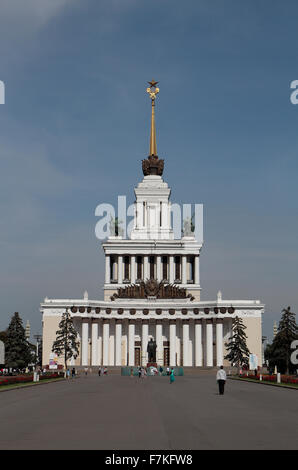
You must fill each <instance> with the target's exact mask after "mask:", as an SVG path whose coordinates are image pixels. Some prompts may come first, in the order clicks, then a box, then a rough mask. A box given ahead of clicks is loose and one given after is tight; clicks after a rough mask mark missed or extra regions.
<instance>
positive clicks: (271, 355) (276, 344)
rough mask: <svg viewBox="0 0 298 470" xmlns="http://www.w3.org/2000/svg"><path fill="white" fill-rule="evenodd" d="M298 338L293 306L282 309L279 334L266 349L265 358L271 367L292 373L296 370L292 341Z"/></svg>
mask: <svg viewBox="0 0 298 470" xmlns="http://www.w3.org/2000/svg"><path fill="white" fill-rule="evenodd" d="M295 339H298V328H297V324H296V320H295V313H293V312H291V307H288V308H284V309H283V310H282V316H281V319H280V322H279V325H278V329H277V334H276V336H275V337H274V339H273V342H272V344H270V345H268V347H267V348H266V351H265V358H266V359H267V360H268V362H269V367H270V369H273V368H274V367H275V366H277V369H278V371H279V372H281V373H282V374H283V373H287V374H289V373H291V372H294V371H295V370H296V366H294V365H293V364H291V361H290V357H291V352H292V351H291V343H292V342H293V341H294V340H295Z"/></svg>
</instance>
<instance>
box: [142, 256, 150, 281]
mask: <svg viewBox="0 0 298 470" xmlns="http://www.w3.org/2000/svg"><path fill="white" fill-rule="evenodd" d="M143 268H144V269H143V273H144V275H143V279H144V281H146V279H148V278H149V273H148V255H145V256H144V266H143Z"/></svg>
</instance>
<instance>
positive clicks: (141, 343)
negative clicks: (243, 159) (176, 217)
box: [41, 82, 264, 367]
mask: <svg viewBox="0 0 298 470" xmlns="http://www.w3.org/2000/svg"><path fill="white" fill-rule="evenodd" d="M156 84H157V83H156V82H150V87H149V88H148V89H147V91H148V93H150V97H151V100H152V120H151V137H150V155H149V157H148V158H147V159H145V160H143V165H142V166H143V173H144V178H143V180H142V181H141V182H140V183H139V184H138V186H137V187H136V188H135V196H136V201H135V217H134V228H133V230H132V232H131V236H130V239H124V238H122V237H121V236H110V237H109V238H108V239H107V240H106V241H105V242H104V243H103V249H104V253H105V283H104V300H89V298H88V294H87V292H85V294H84V297H83V299H48V298H46V299H45V300H44V302H43V303H42V304H41V312H42V315H43V365H46V364H48V363H49V358H50V355H51V348H52V344H53V342H54V340H55V335H56V331H57V329H58V324H59V321H60V319H61V315H62V313H63V312H64V311H65V309H66V308H68V309H69V310H70V311H71V312H72V317H73V320H74V325H75V328H76V329H77V331H78V334H79V340H80V354H79V356H78V357H77V358H76V359H73V360H72V361H71V364H73V365H76V366H87V365H90V366H99V365H105V366H120V365H128V366H133V365H136V366H137V365H147V362H148V353H147V345H148V340H149V338H152V339H153V340H154V341H156V346H157V349H156V363H157V364H158V365H170V366H176V365H177V366H180V365H183V366H195V367H206V366H207V367H212V366H220V365H227V362H226V361H225V360H224V355H225V353H226V350H225V342H226V341H228V340H229V338H230V337H231V328H232V322H233V318H235V317H236V316H239V317H241V318H242V319H243V322H244V324H245V325H246V327H247V330H246V334H247V336H248V340H247V345H248V348H249V350H250V352H251V353H253V354H256V355H257V356H258V360H259V364H261V358H262V313H263V312H264V305H262V304H261V303H260V301H259V300H224V299H223V298H222V295H221V293H220V292H219V293H218V295H217V298H216V300H213V301H202V300H201V299H200V293H201V285H200V252H201V249H202V244H201V243H198V242H197V240H196V239H195V237H194V234H193V233H192V232H190V231H187V232H186V233H185V232H184V236H182V237H181V238H180V239H174V233H173V230H172V227H171V203H170V193H171V190H170V188H169V187H168V185H167V183H166V182H165V181H164V180H163V178H162V174H163V166H164V165H163V160H160V159H159V158H158V156H157V152H156V138H155V117H154V107H155V97H156V94H157V93H158V91H159V90H158V88H156ZM119 289H120V290H119ZM59 361H60V362H61V363H63V358H62V357H61V358H60V359H59Z"/></svg>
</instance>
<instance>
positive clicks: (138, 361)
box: [135, 348, 141, 367]
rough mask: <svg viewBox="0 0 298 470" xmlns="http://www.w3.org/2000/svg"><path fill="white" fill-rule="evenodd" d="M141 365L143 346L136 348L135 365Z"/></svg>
mask: <svg viewBox="0 0 298 470" xmlns="http://www.w3.org/2000/svg"><path fill="white" fill-rule="evenodd" d="M140 365H141V348H135V366H137V367H139V366H140Z"/></svg>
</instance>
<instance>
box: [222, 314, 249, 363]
mask: <svg viewBox="0 0 298 470" xmlns="http://www.w3.org/2000/svg"><path fill="white" fill-rule="evenodd" d="M244 330H246V326H245V325H244V324H243V321H242V319H241V318H239V317H236V318H235V319H234V321H233V326H232V332H233V334H232V338H231V339H230V341H229V342H228V343H225V346H226V348H227V350H228V354H227V355H226V356H225V359H227V360H228V361H230V362H231V363H232V364H236V366H237V367H238V369H239V367H240V366H242V365H244V364H248V360H249V350H248V348H247V345H246V339H247V335H246V333H245V331H244Z"/></svg>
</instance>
